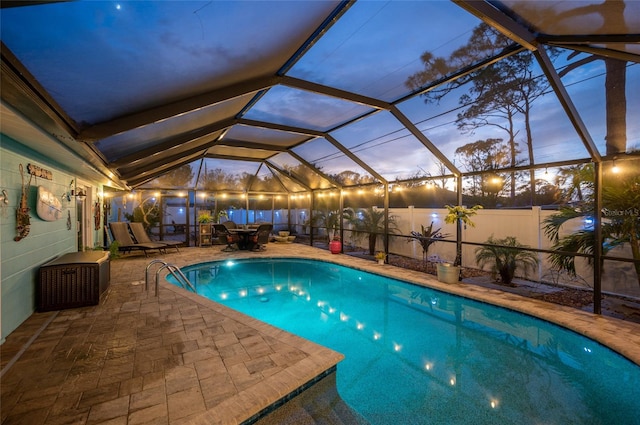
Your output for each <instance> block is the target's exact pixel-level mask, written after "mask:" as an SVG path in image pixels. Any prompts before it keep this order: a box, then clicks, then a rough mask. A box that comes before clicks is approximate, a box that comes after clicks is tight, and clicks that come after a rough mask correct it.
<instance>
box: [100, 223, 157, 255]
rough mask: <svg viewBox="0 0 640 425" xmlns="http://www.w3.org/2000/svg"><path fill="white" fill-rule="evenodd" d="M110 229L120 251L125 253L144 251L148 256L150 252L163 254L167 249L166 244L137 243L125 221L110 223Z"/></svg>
mask: <svg viewBox="0 0 640 425" xmlns="http://www.w3.org/2000/svg"><path fill="white" fill-rule="evenodd" d="M109 229H110V230H111V235H112V236H113V240H114V241H115V242H118V250H119V251H122V252H124V253H127V252H131V251H143V252H144V255H145V256H147V257H148V256H149V255H148V251H152V250H154V249H157V250H158V251H159V252H163V251H164V250H165V248H166V247H167V246H166V245H164V244H161V243H156V242H151V243H136V242H135V241H134V240H133V237H132V236H131V233H129V226H128V224H127V223H125V222H123V221H114V222H113V223H109Z"/></svg>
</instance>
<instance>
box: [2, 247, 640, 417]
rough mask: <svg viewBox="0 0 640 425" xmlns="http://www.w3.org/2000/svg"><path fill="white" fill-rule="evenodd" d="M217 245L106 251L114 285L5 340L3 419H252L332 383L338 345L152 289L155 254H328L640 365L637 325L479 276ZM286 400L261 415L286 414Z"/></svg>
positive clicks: (189, 257) (39, 317)
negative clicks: (88, 302)
mask: <svg viewBox="0 0 640 425" xmlns="http://www.w3.org/2000/svg"><path fill="white" fill-rule="evenodd" d="M221 249H222V246H213V247H204V248H184V249H181V251H180V252H179V253H168V254H166V255H162V256H160V255H157V256H154V257H150V258H145V257H144V255H142V254H140V255H136V254H131V255H126V256H124V257H122V258H119V259H116V260H114V261H112V263H111V286H110V288H109V290H108V291H107V292H106V293H105V294H104V295H103V298H102V300H101V302H100V304H99V305H98V306H92V307H84V308H78V309H70V310H62V311H58V312H48V313H35V314H33V315H32V316H31V317H30V318H29V319H28V320H27V321H25V322H24V323H23V324H22V325H21V326H20V327H19V328H18V329H17V330H16V331H14V332H13V333H12V334H11V335H9V337H8V338H7V340H6V342H5V343H4V344H3V345H2V346H0V356H1V366H2V372H1V388H2V397H1V400H0V402H1V420H2V423H3V424H14V423H15V424H18V423H19V424H27V423H28V424H34V425H36V424H62V423H75V424H98V423H101V424H106V423H108V424H187V423H188V424H239V423H252V422H255V421H257V420H258V419H259V418H260V417H261V416H262V414H263V413H264V412H265V409H267V410H269V409H270V406H274V405H277V406H279V405H281V404H282V400H283V398H287V397H288V396H290V395H291V394H292V393H293V394H297V393H299V392H300V390H301V389H303V388H306V386H308V385H309V383H313V382H315V381H318V380H321V381H322V382H323V385H325V386H327V385H328V387H329V389H328V390H326V391H329V392H331V391H332V388H334V387H333V379H334V378H335V374H334V373H333V370H334V366H335V365H336V364H337V363H339V361H340V360H341V359H342V355H341V354H339V353H336V352H334V351H332V350H329V349H327V348H324V347H321V346H319V345H317V344H314V343H311V342H309V341H306V340H303V339H301V338H299V337H296V336H294V335H291V334H289V333H287V332H284V331H281V330H278V329H276V328H274V327H272V326H269V325H266V324H264V323H262V322H259V321H257V320H254V319H252V318H249V317H247V316H245V315H243V314H241V313H238V312H235V311H233V310H230V309H228V308H226V307H224V306H221V305H219V304H217V303H214V302H212V301H208V300H205V299H202V298H201V297H199V296H196V295H195V294H192V293H189V292H187V291H185V290H183V289H181V288H178V287H175V286H173V285H170V284H168V283H161V285H160V291H159V292H160V293H159V297H155V296H153V291H152V290H151V291H149V293H147V292H146V291H145V290H144V270H145V267H146V265H147V264H148V263H149V262H150V261H151V260H153V259H154V258H164V259H166V260H167V261H169V262H171V263H173V264H176V265H178V266H179V267H182V266H185V265H189V264H193V263H198V262H205V261H212V260H219V259H225V258H242V257H271V256H274V257H275V256H291V257H303V258H313V259H320V260H328V261H334V262H338V263H341V264H345V265H348V266H351V267H356V268H360V269H364V270H369V271H373V272H376V273H380V274H385V275H388V276H391V277H396V278H400V279H403V280H409V281H413V282H415V283H418V284H423V285H428V286H431V287H434V288H436V289H444V290H447V291H448V292H453V293H457V294H460V295H464V296H467V297H470V298H474V299H478V300H481V301H487V302H492V303H494V304H498V305H503V306H506V307H509V308H511V309H514V310H518V311H522V312H525V313H531V314H534V315H536V316H538V317H541V318H543V319H546V320H549V321H553V322H555V323H558V324H560V325H563V326H565V327H568V328H571V329H573V330H575V331H577V332H579V333H581V334H583V335H586V336H588V337H590V338H592V339H595V340H597V341H599V342H601V343H603V344H606V345H608V346H610V347H611V348H613V349H615V350H616V351H618V352H620V353H621V354H623V355H625V356H627V357H628V358H630V359H631V360H633V361H635V362H636V363H638V364H640V325H639V324H636V323H631V322H624V321H621V320H618V319H614V318H609V317H604V316H596V315H593V314H591V313H588V312H584V311H579V310H575V309H570V308H567V307H562V306H558V305H554V304H549V303H545V302H542V301H538V300H533V299H527V298H523V297H521V296H518V295H515V294H508V293H504V292H500V291H496V290H492V289H488V288H484V287H481V286H476V285H469V284H454V285H446V284H442V283H440V282H437V281H436V280H435V278H434V277H433V276H430V275H426V274H424V273H420V272H414V271H410V270H405V269H400V268H397V267H393V266H389V265H385V266H379V265H377V264H376V263H374V262H372V261H367V260H364V259H361V258H354V257H351V256H347V255H332V254H330V253H329V252H328V251H325V250H320V249H317V248H312V247H309V246H305V245H301V244H275V243H271V244H269V245H268V246H267V250H266V251H263V252H246V251H237V252H232V253H226V252H222V251H221ZM338 369H339V367H338ZM325 376H326V379H321V378H322V377H325ZM318 377H320V378H318ZM327 383H328V384H327ZM315 387H319V385H316V386H315ZM339 407H340V408H339V409H335V410H334V411H332V412H325V413H324V414H325V416H324V417H323V418H322V423H336V424H339V423H352V422H351V421H354V422H355V421H357V418H356V417H355V416H352V415H353V414H352V412H349V410H348V408H347V407H346V406H343V405H342V406H339ZM286 410H287V409H282V410H280V411H279V412H276V413H274V415H278V418H277V419H275V418H273V420H271V419H270V418H272V417H270V416H266V417H262V419H260V420H259V423H260V424H268V423H279V424H280V423H286V419H283V412H284V411H286ZM291 415H293V416H291V417H292V418H295V420H294V419H292V420H294V422H291V423H296V424H302V423H314V419H313V417H312V415H305V414H304V412H303V413H300V411H295V413H291ZM301 415H302V416H301Z"/></svg>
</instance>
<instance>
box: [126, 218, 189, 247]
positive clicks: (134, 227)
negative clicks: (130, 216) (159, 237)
mask: <svg viewBox="0 0 640 425" xmlns="http://www.w3.org/2000/svg"><path fill="white" fill-rule="evenodd" d="M129 229H131V233H133V237H134V239H135V242H136V243H161V244H164V245H165V247H166V248H175V249H176V251H178V252H180V250H179V249H178V245H182V242H181V241H154V240H153V239H151V237H150V236H149V234H148V233H147V231H146V230H145V229H144V225H143V224H142V223H140V222H132V223H129Z"/></svg>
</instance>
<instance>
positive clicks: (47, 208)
mask: <svg viewBox="0 0 640 425" xmlns="http://www.w3.org/2000/svg"><path fill="white" fill-rule="evenodd" d="M36 213H38V217H40V218H41V219H43V220H44V221H56V220H58V219H59V218H61V217H62V202H60V199H58V197H57V196H56V195H54V194H53V193H51V192H49V191H48V190H47V189H45V188H44V187H43V186H38V200H37V201H36Z"/></svg>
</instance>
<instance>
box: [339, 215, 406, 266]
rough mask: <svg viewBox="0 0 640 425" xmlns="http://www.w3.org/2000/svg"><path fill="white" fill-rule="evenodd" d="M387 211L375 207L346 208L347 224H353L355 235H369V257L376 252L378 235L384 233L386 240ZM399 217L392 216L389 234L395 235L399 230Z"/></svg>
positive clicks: (389, 221) (389, 223)
mask: <svg viewBox="0 0 640 425" xmlns="http://www.w3.org/2000/svg"><path fill="white" fill-rule="evenodd" d="M385 216H386V214H385V211H384V209H378V208H375V207H369V208H360V209H358V210H354V209H353V208H346V209H345V210H344V218H345V220H346V221H347V223H349V224H351V226H352V228H353V233H354V234H355V235H364V234H367V235H368V237H369V255H373V253H374V251H375V250H376V242H377V240H378V234H380V233H382V234H383V235H384V237H385V238H386V237H387V235H386V234H384V232H385V225H384V224H385ZM396 220H397V217H396V216H393V215H390V216H389V220H388V227H389V233H394V232H395V230H397V228H398V224H397V221H396Z"/></svg>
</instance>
